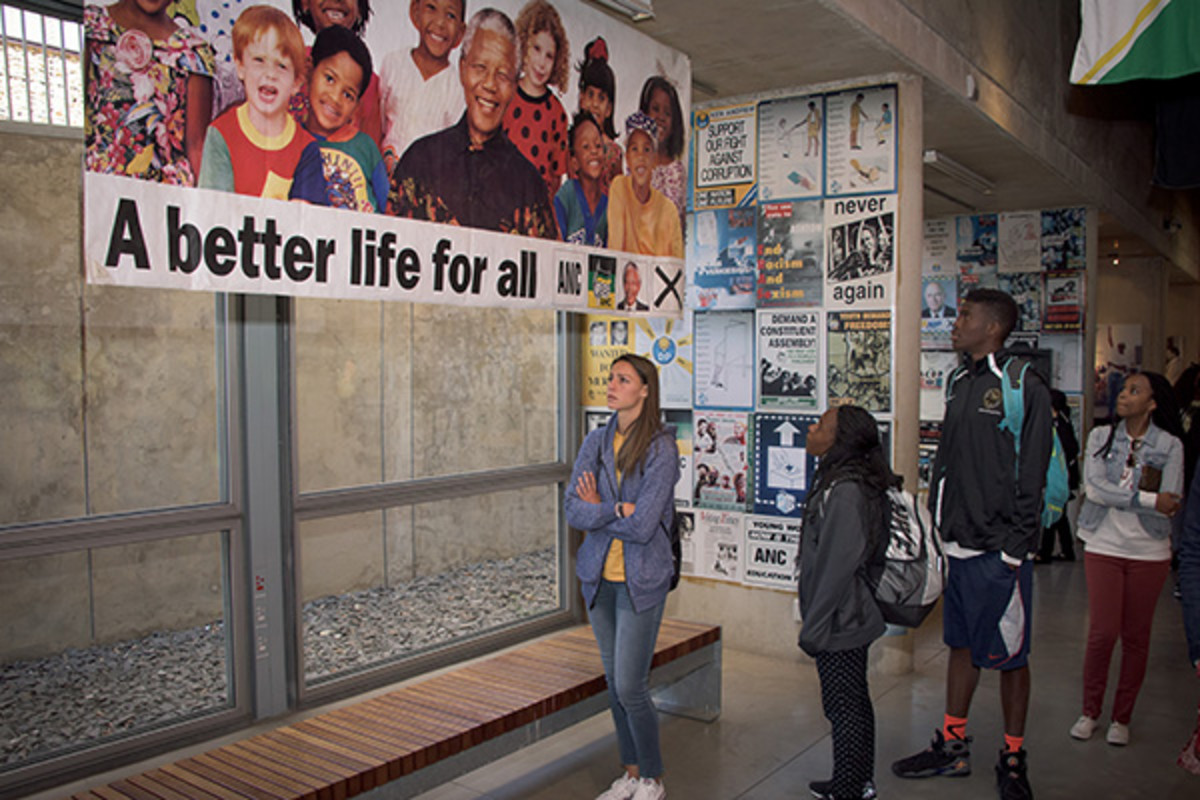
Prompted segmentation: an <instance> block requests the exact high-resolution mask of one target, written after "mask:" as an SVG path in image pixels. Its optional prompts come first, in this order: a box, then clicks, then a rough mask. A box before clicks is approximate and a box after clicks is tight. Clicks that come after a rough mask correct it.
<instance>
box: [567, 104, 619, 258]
mask: <svg viewBox="0 0 1200 800" xmlns="http://www.w3.org/2000/svg"><path fill="white" fill-rule="evenodd" d="M567 138H569V139H570V141H571V160H570V164H571V171H572V172H573V173H574V175H575V177H574V178H567V180H566V181H565V182H564V183H563V185H562V186H561V187H559V190H558V194H556V195H555V196H554V217H555V219H557V220H558V232H559V234H560V235H561V236H562V240H563V241H564V242H570V243H572V244H590V245H598V246H600V247H604V246H605V245H606V244H608V193H607V192H606V191H605V189H604V187H603V186H602V185H601V183H600V176H601V173H602V172H603V171H604V163H603V158H604V132H603V131H601V130H600V125H599V123H597V122H596V120H595V118H594V117H592V115H591V114H589V113H588V112H586V111H580V112H579V113H577V114H576V115H575V121H574V122H572V123H571V130H570V132H569V135H568V137H567Z"/></svg>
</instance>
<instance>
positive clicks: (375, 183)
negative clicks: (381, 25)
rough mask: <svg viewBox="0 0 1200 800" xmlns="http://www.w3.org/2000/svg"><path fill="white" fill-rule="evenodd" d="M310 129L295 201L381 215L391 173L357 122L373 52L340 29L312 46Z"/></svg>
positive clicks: (327, 30)
mask: <svg viewBox="0 0 1200 800" xmlns="http://www.w3.org/2000/svg"><path fill="white" fill-rule="evenodd" d="M310 58H311V60H312V74H311V75H309V79H308V99H309V112H308V121H307V123H306V124H305V128H306V129H307V130H308V132H309V133H311V134H312V135H313V136H315V137H316V141H315V142H312V143H311V144H309V145H308V147H307V148H305V150H304V154H303V155H302V157H301V158H300V164H299V166H297V168H296V178H295V181H294V182H293V183H292V191H291V194H290V197H291V198H292V199H293V200H304V201H307V202H309V203H313V204H316V205H322V206H333V207H334V208H349V209H352V210H354V211H381V210H382V209H383V206H382V204H383V203H386V202H387V192H388V175H387V169H386V168H385V167H384V165H383V157H382V156H381V155H380V154H379V148H378V147H376V146H375V142H373V141H372V140H371V137H370V136H367V135H366V134H365V133H363V132H362V131H360V130H358V126H357V125H356V124H355V122H354V112H355V111H356V110H357V109H358V106H359V102H360V98H361V96H362V92H363V91H365V90H366V87H367V83H368V81H369V80H370V76H371V53H370V52H369V51H368V50H367V46H366V45H365V44H363V42H362V40H361V39H359V38H358V37H357V36H355V35H354V34H353V33H351V32H350V31H349V30H347V29H346V28H341V27H338V26H337V25H333V26H330V27H328V28H325V29H324V30H322V31H321V32H320V33H318V34H317V39H316V41H315V42H313V46H312V53H311V56H310Z"/></svg>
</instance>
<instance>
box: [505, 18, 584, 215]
mask: <svg viewBox="0 0 1200 800" xmlns="http://www.w3.org/2000/svg"><path fill="white" fill-rule="evenodd" d="M516 25H517V38H518V39H519V40H520V45H521V53H522V58H521V78H520V80H518V81H517V94H516V97H514V98H513V101H512V103H511V104H510V105H509V107H508V112H507V113H506V114H505V115H504V133H505V134H507V135H508V138H509V140H510V141H512V143H513V144H515V145H516V146H517V149H518V150H520V151H521V154H522V155H524V156H525V158H527V159H529V163H530V164H533V165H534V166H535V167H537V170H538V174H539V175H541V176H542V180H544V181H545V182H546V190H547V192H548V196H549V197H550V198H553V197H554V194H555V192H557V191H558V187H559V185H560V184H561V183H562V177H563V173H565V172H566V171H567V112H566V111H564V110H563V106H562V103H561V102H559V99H558V98H557V97H555V95H554V92H552V91H550V87H551V86H553V87H556V88H557V89H558V90H559V91H560V92H563V91H566V89H567V72H568V70H569V68H570V63H571V48H570V45H569V44H568V42H567V32H566V30H565V29H564V28H563V23H562V19H560V18H559V16H558V12H557V11H555V10H554V6H552V5H550V4H549V3H547V2H546V0H531V2H529V3H526V4H525V7H524V8H522V9H521V13H519V14H518V15H517V21H516Z"/></svg>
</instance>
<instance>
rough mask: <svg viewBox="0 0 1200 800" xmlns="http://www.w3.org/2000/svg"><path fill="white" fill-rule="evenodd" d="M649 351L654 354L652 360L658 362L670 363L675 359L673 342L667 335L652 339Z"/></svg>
mask: <svg viewBox="0 0 1200 800" xmlns="http://www.w3.org/2000/svg"><path fill="white" fill-rule="evenodd" d="M651 352H652V353H653V354H654V360H655V361H657V362H658V363H659V364H664V365H666V364H670V363H671V362H672V361H674V360H675V342H674V340H673V339H671V337H669V336H660V337H658V338H657V339H655V340H654V347H653V349H652V351H651Z"/></svg>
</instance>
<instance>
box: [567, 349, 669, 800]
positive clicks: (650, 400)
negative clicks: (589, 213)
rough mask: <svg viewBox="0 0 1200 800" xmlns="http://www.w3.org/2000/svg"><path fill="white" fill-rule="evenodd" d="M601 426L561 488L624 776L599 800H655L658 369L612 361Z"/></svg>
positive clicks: (665, 504)
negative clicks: (576, 536)
mask: <svg viewBox="0 0 1200 800" xmlns="http://www.w3.org/2000/svg"><path fill="white" fill-rule="evenodd" d="M607 401H608V407H609V408H610V409H611V410H612V411H613V415H612V416H611V417H610V418H609V421H608V424H607V425H605V426H604V427H603V428H597V429H596V430H594V431H592V432H591V433H589V434H588V435H587V438H586V439H584V441H583V445H582V446H581V447H580V448H579V455H578V457H576V459H575V467H574V469H573V470H572V473H571V479H570V481H569V482H568V483H567V491H566V498H565V501H564V509H565V511H566V517H567V522H568V523H569V524H570V525H571V527H573V528H577V529H579V530H582V531H584V532H585V533H586V536H585V537H584V540H583V544H582V545H580V547H579V553H578V555H577V558H576V565H575V574H576V575H577V576H578V578H579V583H580V588H581V590H582V592H583V598H584V601H585V603H586V605H587V608H588V618H589V619H590V621H591V624H592V632H593V633H594V634H595V636H596V643H597V645H598V646H599V648H600V660H601V662H602V663H603V664H604V675H605V678H606V679H607V681H608V700H609V709H610V711H611V712H612V718H613V724H614V726H615V727H616V733H617V747H618V750H619V752H620V756H621V763H622V765H624V772H622V774H621V775H620V776H619V777H618V778H617V779H616V780H615V781H613V783H612V786H610V787H609V788H608V790H606V791H605V792H603V793H602V794H600V796H599V797H598V798H597V800H661V799H662V798H664V797H666V789H665V788H664V787H663V783H662V775H663V762H662V753H661V751H660V748H659V735H658V714H657V711H655V708H654V703H653V701H652V700H651V698H650V687H649V682H650V662H651V660H652V659H653V658H654V644H655V642H656V640H657V638H658V627H659V623H660V622H661V621H662V614H663V608H664V607H665V606H666V602H667V592H668V591H670V588H671V577H672V575H673V573H674V560H673V558H672V555H671V542H670V539H669V534H668V532H669V531H670V528H671V519H672V515H673V514H674V513H675V512H674V498H675V483H676V482H677V481H678V479H679V450H678V447H677V446H676V444H675V430H674V428H673V427H671V426H669V425H664V424H663V422H662V420H661V418H660V414H659V387H658V369H657V368H656V367H655V366H654V364H653V362H651V361H649V360H648V359H645V358H642V357H641V356H636V355H632V354H626V355H622V356H618V357H617V358H616V359H615V360H614V361H613V364H612V370H611V372H610V373H609V377H608V392H607Z"/></svg>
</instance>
